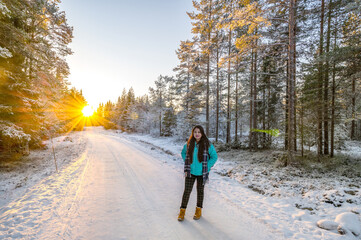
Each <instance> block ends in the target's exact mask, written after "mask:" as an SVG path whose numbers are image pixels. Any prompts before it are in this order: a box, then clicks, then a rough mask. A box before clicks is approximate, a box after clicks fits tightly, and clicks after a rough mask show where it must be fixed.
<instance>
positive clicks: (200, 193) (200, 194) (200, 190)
mask: <svg viewBox="0 0 361 240" xmlns="http://www.w3.org/2000/svg"><path fill="white" fill-rule="evenodd" d="M196 179H197V207H200V208H202V207H203V198H204V185H203V176H195V175H191V177H186V178H185V185H184V193H183V198H182V205H181V208H187V205H188V201H189V196H190V195H191V192H192V189H193V185H194V182H195V180H196Z"/></svg>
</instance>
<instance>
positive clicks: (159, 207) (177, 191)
mask: <svg viewBox="0 0 361 240" xmlns="http://www.w3.org/2000/svg"><path fill="white" fill-rule="evenodd" d="M84 134H85V137H86V138H87V139H88V146H87V149H86V151H85V152H84V154H83V155H82V156H81V157H80V158H79V159H77V160H75V161H74V162H73V163H71V164H69V166H67V167H66V168H64V169H63V170H62V171H61V172H60V173H59V174H54V175H52V176H49V177H47V178H45V179H44V180H43V181H41V182H40V183H39V184H37V185H36V186H34V187H33V188H31V189H29V190H28V191H27V192H26V194H25V195H24V196H23V197H21V198H19V199H17V200H15V201H13V202H11V203H10V204H8V205H7V206H4V207H3V208H1V209H0V239H87V240H88V239H107V240H109V239H249V240H257V239H283V237H282V236H280V234H279V233H276V232H275V231H274V230H272V229H271V228H270V227H269V226H267V225H265V224H264V223H262V221H259V220H257V219H254V218H253V217H251V216H249V215H248V214H247V213H246V212H245V211H244V210H243V209H242V208H240V207H237V206H235V205H232V204H229V202H227V201H226V200H225V199H224V198H222V197H220V196H219V195H218V194H217V192H214V191H212V190H210V189H208V188H207V187H206V190H205V203H204V210H203V217H202V218H201V219H200V220H198V221H195V220H193V219H192V216H193V213H194V208H195V195H196V191H195V189H194V191H193V192H192V196H191V199H190V202H189V205H188V209H187V213H186V219H185V221H183V222H178V221H177V214H178V210H179V205H180V201H181V196H182V192H183V183H184V180H183V176H182V169H176V168H174V167H172V166H169V165H168V164H165V163H164V162H163V161H161V160H160V159H157V158H155V157H154V156H152V155H151V154H149V153H148V152H147V151H149V150H147V149H146V148H145V147H143V146H141V145H138V144H135V143H133V142H130V141H128V140H126V139H125V138H121V137H115V136H109V135H105V134H103V131H99V130H96V129H95V130H94V129H89V131H86V132H84Z"/></svg>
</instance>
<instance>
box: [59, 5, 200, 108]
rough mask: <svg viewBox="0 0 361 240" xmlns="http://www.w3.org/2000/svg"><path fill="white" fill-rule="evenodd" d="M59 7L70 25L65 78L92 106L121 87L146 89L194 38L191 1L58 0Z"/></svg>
mask: <svg viewBox="0 0 361 240" xmlns="http://www.w3.org/2000/svg"><path fill="white" fill-rule="evenodd" d="M59 7H60V9H61V10H63V11H65V13H66V16H67V19H68V24H69V25H71V26H73V27H74V39H73V42H72V43H71V44H70V47H71V49H72V50H73V52H74V54H73V55H71V56H69V57H67V62H68V64H69V67H70V73H71V74H70V76H69V78H68V79H69V82H70V83H71V85H72V86H74V87H76V88H77V89H79V90H80V89H82V90H83V94H84V96H85V98H86V99H87V100H88V102H89V104H90V105H93V106H95V107H96V106H97V105H98V103H100V102H106V101H107V100H111V101H116V99H117V97H118V96H120V95H121V93H122V90H123V88H126V89H127V90H128V89H129V88H130V87H133V89H134V91H135V95H136V96H141V95H144V94H147V93H148V89H149V87H150V86H153V83H154V81H155V80H156V79H157V77H158V76H159V75H160V74H162V75H173V71H172V69H173V68H174V67H175V66H176V65H177V64H178V59H177V56H176V54H175V51H176V50H177V48H178V47H179V44H180V41H181V40H186V39H190V38H191V37H192V35H191V23H190V19H189V17H188V16H187V14H186V11H193V9H192V1H191V0H168V1H167V0H148V1H147V0H140V1H139V0H138V1H136V0H118V1H116V0H103V1H99V0H88V1H84V0H83V1H80V0H62V3H61V4H60V6H59Z"/></svg>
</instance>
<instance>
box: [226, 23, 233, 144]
mask: <svg viewBox="0 0 361 240" xmlns="http://www.w3.org/2000/svg"><path fill="white" fill-rule="evenodd" d="M231 43H232V30H231V29H230V30H229V32H228V70H227V72H228V73H227V74H228V83H227V137H226V142H227V143H229V142H230V140H231Z"/></svg>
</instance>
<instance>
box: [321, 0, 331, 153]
mask: <svg viewBox="0 0 361 240" xmlns="http://www.w3.org/2000/svg"><path fill="white" fill-rule="evenodd" d="M331 12H332V0H330V2H329V5H328V14H327V15H328V16H327V18H328V19H327V37H326V53H329V52H330V39H331ZM329 68H330V66H329V60H328V58H327V60H326V66H325V79H324V92H323V101H324V104H325V105H324V118H323V119H324V121H323V126H324V146H323V147H324V148H323V152H324V154H325V155H328V154H329V151H328V149H329V146H328V141H329V138H328V119H329V116H328V115H329V113H328V82H329V79H328V78H329Z"/></svg>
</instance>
